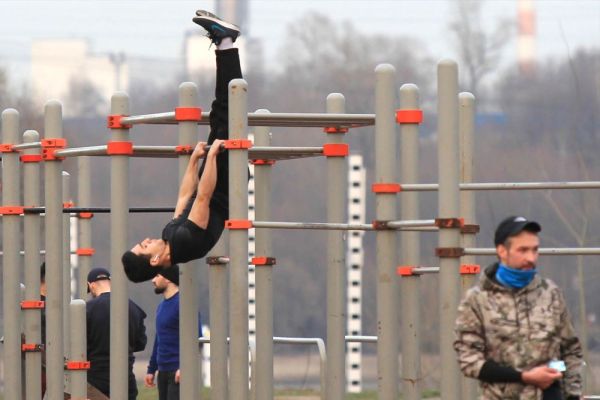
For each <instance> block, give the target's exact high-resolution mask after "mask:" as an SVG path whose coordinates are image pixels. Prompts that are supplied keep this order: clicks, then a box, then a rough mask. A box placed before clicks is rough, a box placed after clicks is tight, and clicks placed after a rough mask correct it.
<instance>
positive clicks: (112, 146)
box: [106, 142, 133, 156]
mask: <svg viewBox="0 0 600 400" xmlns="http://www.w3.org/2000/svg"><path fill="white" fill-rule="evenodd" d="M106 154H108V155H110V156H117V155H128V156H130V155H132V154H133V143H132V142H108V143H107V144H106Z"/></svg>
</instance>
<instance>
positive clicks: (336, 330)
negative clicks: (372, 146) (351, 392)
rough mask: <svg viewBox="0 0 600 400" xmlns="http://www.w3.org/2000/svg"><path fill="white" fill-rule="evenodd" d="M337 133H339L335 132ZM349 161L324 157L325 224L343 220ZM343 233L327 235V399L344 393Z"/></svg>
mask: <svg viewBox="0 0 600 400" xmlns="http://www.w3.org/2000/svg"><path fill="white" fill-rule="evenodd" d="M345 104H346V103H345V99H344V96H343V95H341V94H340V93H332V94H330V95H329V96H327V112H328V113H344V112H345ZM338 131H339V130H338ZM327 142H329V143H343V142H344V134H343V133H341V132H337V133H332V134H327ZM347 163H348V160H347V159H346V158H345V157H328V158H327V222H329V223H336V222H337V223H343V222H345V221H346V208H345V205H346V204H347V197H348V196H347V185H346V182H347V181H348V179H347V174H348V172H347V171H348V165H347ZM345 234H346V233H345V232H343V231H333V230H331V231H329V232H327V353H328V355H327V388H326V391H325V393H326V394H327V399H328V400H342V399H343V398H344V397H345V390H346V368H345V361H346V351H345V350H346V342H345V340H344V336H345V334H346V246H345V240H344V235H345Z"/></svg>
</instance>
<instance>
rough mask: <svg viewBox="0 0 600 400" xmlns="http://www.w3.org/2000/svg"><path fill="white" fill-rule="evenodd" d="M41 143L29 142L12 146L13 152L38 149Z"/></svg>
mask: <svg viewBox="0 0 600 400" xmlns="http://www.w3.org/2000/svg"><path fill="white" fill-rule="evenodd" d="M41 147H42V142H29V143H21V144H15V145H13V150H27V149H40V148H41Z"/></svg>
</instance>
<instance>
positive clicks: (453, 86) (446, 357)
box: [438, 60, 461, 400]
mask: <svg viewBox="0 0 600 400" xmlns="http://www.w3.org/2000/svg"><path fill="white" fill-rule="evenodd" d="M438 159H439V164H438V178H439V192H438V216H439V218H441V219H452V218H458V216H459V212H460V209H459V188H458V184H459V151H458V67H457V65H456V63H455V62H454V61H450V60H442V61H440V63H439V64H438ZM442 225H446V226H447V224H442ZM452 226H453V227H452V228H449V229H448V228H444V229H442V228H441V227H440V230H439V247H440V249H441V250H442V251H445V250H443V249H457V248H459V247H460V230H459V227H458V226H457V225H456V224H452ZM447 251H448V252H450V253H452V251H451V250H447ZM448 252H446V254H442V253H440V252H439V251H438V255H441V257H440V260H439V263H440V309H439V312H440V357H441V361H440V363H441V370H442V381H441V394H442V399H443V400H459V399H461V396H460V370H459V368H458V365H457V362H456V354H455V353H454V349H453V348H452V342H453V340H454V321H455V319H456V308H457V306H458V301H459V299H460V293H459V288H460V275H459V270H460V258H459V257H457V254H456V252H455V253H454V254H449V253H448ZM458 255H460V254H458Z"/></svg>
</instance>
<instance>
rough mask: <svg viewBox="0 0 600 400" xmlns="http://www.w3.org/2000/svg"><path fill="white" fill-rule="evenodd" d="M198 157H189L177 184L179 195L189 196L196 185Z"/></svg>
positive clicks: (179, 196)
mask: <svg viewBox="0 0 600 400" xmlns="http://www.w3.org/2000/svg"><path fill="white" fill-rule="evenodd" d="M197 170H198V159H193V158H190V161H189V162H188V165H187V168H186V170H185V173H184V175H183V179H182V180H181V185H179V195H178V198H181V197H190V196H191V195H192V193H194V190H196V186H197V185H198V171H197Z"/></svg>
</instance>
